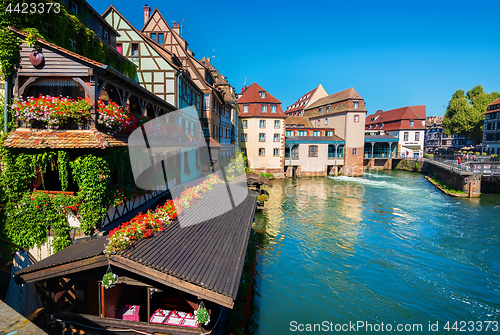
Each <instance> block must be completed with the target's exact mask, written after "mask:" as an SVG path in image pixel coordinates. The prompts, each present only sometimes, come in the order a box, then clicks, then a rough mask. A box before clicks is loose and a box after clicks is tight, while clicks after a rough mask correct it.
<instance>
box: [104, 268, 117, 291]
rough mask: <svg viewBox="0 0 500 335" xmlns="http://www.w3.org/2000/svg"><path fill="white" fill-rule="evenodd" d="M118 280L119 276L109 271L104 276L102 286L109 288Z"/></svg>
mask: <svg viewBox="0 0 500 335" xmlns="http://www.w3.org/2000/svg"><path fill="white" fill-rule="evenodd" d="M117 281H118V276H117V275H115V274H114V273H113V272H108V273H106V274H105V275H104V276H103V277H102V286H104V288H105V289H108V288H111V287H113V286H115V284H116V282H117Z"/></svg>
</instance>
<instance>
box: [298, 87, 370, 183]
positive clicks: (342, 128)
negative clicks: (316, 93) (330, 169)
mask: <svg viewBox="0 0 500 335" xmlns="http://www.w3.org/2000/svg"><path fill="white" fill-rule="evenodd" d="M304 116H306V117H308V118H309V120H310V121H311V125H312V126H313V127H315V128H333V129H335V134H336V135H337V136H338V137H340V138H341V139H343V140H344V141H345V143H344V146H345V148H344V159H343V161H337V164H343V166H336V167H335V170H337V171H340V173H343V174H344V175H347V176H362V175H363V150H364V145H365V138H364V131H365V116H366V109H365V102H364V100H363V98H362V97H361V95H359V93H358V92H356V90H355V89H354V88H353V87H351V88H348V89H345V90H343V91H340V92H337V93H334V94H331V95H329V96H326V97H324V98H321V99H319V100H317V101H316V102H314V103H312V104H311V105H310V106H309V107H307V108H305V109H304Z"/></svg>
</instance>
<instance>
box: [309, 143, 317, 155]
mask: <svg viewBox="0 0 500 335" xmlns="http://www.w3.org/2000/svg"><path fill="white" fill-rule="evenodd" d="M309 157H318V146H317V145H310V146H309Z"/></svg>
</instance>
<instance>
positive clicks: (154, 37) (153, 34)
mask: <svg viewBox="0 0 500 335" xmlns="http://www.w3.org/2000/svg"><path fill="white" fill-rule="evenodd" d="M151 39H152V40H153V41H155V42H156V33H151Z"/></svg>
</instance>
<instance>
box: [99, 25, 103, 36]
mask: <svg viewBox="0 0 500 335" xmlns="http://www.w3.org/2000/svg"><path fill="white" fill-rule="evenodd" d="M102 32H103V30H102V27H101V26H99V34H98V35H99V37H101V38H102Z"/></svg>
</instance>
